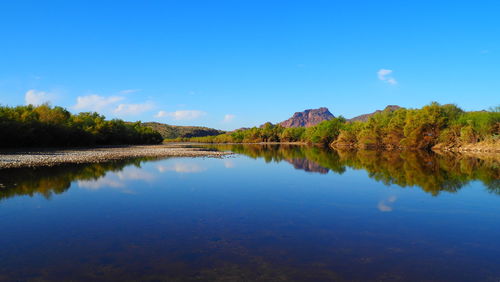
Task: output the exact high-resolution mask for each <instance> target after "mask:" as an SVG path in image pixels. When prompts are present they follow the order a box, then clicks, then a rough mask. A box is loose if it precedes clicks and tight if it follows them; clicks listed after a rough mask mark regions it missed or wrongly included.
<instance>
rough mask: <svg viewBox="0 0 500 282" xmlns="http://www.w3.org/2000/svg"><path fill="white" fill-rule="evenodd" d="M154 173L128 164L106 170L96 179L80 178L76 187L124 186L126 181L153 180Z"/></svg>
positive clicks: (91, 188) (90, 188) (92, 188)
mask: <svg viewBox="0 0 500 282" xmlns="http://www.w3.org/2000/svg"><path fill="white" fill-rule="evenodd" d="M154 178H155V177H154V175H153V174H151V173H150V172H147V171H145V170H143V169H141V168H138V167H134V166H129V167H125V168H124V169H123V170H122V171H119V172H108V173H107V174H106V175H105V176H104V177H101V178H99V179H97V180H80V181H78V182H77V185H78V187H80V188H84V189H89V190H98V189H101V188H104V187H109V188H118V189H120V188H122V189H123V188H125V187H126V186H127V182H128V181H137V180H139V181H146V182H150V181H153V180H154Z"/></svg>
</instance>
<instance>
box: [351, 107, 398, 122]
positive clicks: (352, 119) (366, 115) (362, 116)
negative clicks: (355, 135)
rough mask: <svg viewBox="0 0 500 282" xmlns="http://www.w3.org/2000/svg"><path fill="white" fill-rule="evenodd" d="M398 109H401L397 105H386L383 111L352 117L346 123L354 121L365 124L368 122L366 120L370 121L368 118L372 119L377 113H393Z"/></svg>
mask: <svg viewBox="0 0 500 282" xmlns="http://www.w3.org/2000/svg"><path fill="white" fill-rule="evenodd" d="M398 109H401V107H400V106H397V105H388V106H387V107H385V109H383V110H376V111H375V112H373V113H369V114H364V115H359V116H356V117H353V118H351V119H348V120H347V121H348V122H355V121H363V122H365V121H368V119H370V117H372V116H373V115H375V114H377V113H381V112H385V111H390V112H393V111H395V110H398Z"/></svg>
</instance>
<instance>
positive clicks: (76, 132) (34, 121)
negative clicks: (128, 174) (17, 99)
mask: <svg viewBox="0 0 500 282" xmlns="http://www.w3.org/2000/svg"><path fill="white" fill-rule="evenodd" d="M0 136H1V138H0V147H33V146H36V147H66V146H92V145H120V144H158V143H161V142H162V141H163V138H162V137H161V135H160V134H159V133H158V132H156V131H154V130H153V129H151V128H148V127H144V126H142V124H141V123H140V122H135V123H126V122H124V121H122V120H118V119H113V120H105V117H104V116H102V115H99V114H98V113H79V114H77V115H73V114H71V113H70V112H69V111H67V110H66V109H64V108H61V107H51V106H49V105H41V106H36V107H35V106H32V105H29V106H18V107H4V106H0Z"/></svg>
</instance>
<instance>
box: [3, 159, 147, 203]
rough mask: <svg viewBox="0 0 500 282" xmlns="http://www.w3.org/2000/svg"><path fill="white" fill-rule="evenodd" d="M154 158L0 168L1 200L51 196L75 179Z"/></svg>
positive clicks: (91, 176) (100, 174)
mask: <svg viewBox="0 0 500 282" xmlns="http://www.w3.org/2000/svg"><path fill="white" fill-rule="evenodd" d="M148 159H151V158H134V159H128V160H117V161H112V162H106V163H95V164H71V165H60V166H54V167H40V168H13V169H3V170H0V200H1V199H6V198H10V197H15V196H23V195H28V196H34V195H36V194H40V195H43V196H44V197H46V198H50V197H51V196H52V195H54V194H62V193H64V192H66V191H67V190H68V189H69V187H70V185H71V182H73V181H76V180H97V179H99V178H101V177H104V176H105V175H106V173H107V172H109V171H114V172H118V171H121V170H122V169H123V168H124V167H125V166H128V165H135V166H137V167H140V164H141V162H142V161H145V160H148Z"/></svg>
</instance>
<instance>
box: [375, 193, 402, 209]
mask: <svg viewBox="0 0 500 282" xmlns="http://www.w3.org/2000/svg"><path fill="white" fill-rule="evenodd" d="M397 199H398V197H396V196H390V197H389V198H387V199H385V200H381V201H380V202H378V205H377V208H378V210H379V211H381V212H391V211H392V209H393V207H392V205H393V204H394V202H396V200H397Z"/></svg>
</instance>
